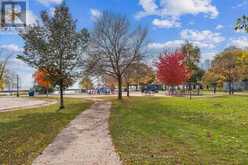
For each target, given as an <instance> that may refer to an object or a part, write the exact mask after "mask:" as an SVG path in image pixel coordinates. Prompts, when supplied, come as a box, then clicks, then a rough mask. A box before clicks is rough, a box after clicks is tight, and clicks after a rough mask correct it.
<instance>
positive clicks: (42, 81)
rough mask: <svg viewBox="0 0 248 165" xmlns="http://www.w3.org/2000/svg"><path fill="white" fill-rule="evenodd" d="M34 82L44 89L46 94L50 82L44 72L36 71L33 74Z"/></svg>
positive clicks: (50, 84)
mask: <svg viewBox="0 0 248 165" xmlns="http://www.w3.org/2000/svg"><path fill="white" fill-rule="evenodd" d="M34 79H35V82H36V83H37V84H38V85H39V86H41V87H43V88H45V89H46V92H47V94H48V89H49V88H50V87H51V86H52V81H51V80H50V79H49V77H48V73H47V71H45V70H41V69H40V70H37V71H36V72H35V74H34Z"/></svg>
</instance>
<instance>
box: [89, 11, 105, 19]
mask: <svg viewBox="0 0 248 165" xmlns="http://www.w3.org/2000/svg"><path fill="white" fill-rule="evenodd" d="M90 14H91V19H92V20H93V21H95V20H96V19H98V18H99V17H101V16H102V12H101V11H99V10H97V9H90Z"/></svg>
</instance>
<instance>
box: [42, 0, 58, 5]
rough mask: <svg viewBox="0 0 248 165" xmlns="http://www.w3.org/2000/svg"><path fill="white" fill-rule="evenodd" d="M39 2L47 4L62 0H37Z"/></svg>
mask: <svg viewBox="0 0 248 165" xmlns="http://www.w3.org/2000/svg"><path fill="white" fill-rule="evenodd" d="M38 1H39V2H40V3H42V4H44V5H48V4H61V3H62V2H63V0H38Z"/></svg>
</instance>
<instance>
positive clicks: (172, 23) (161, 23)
mask: <svg viewBox="0 0 248 165" xmlns="http://www.w3.org/2000/svg"><path fill="white" fill-rule="evenodd" d="M152 24H153V25H154V26H156V27H158V28H173V27H180V26H181V24H180V22H178V21H177V20H175V19H172V20H166V19H163V20H161V19H154V20H153V22H152Z"/></svg>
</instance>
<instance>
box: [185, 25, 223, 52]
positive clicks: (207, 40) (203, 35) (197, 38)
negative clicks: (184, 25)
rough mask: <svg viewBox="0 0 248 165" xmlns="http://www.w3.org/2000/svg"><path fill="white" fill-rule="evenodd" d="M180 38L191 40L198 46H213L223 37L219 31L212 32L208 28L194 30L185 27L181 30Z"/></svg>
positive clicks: (221, 40)
mask: <svg viewBox="0 0 248 165" xmlns="http://www.w3.org/2000/svg"><path fill="white" fill-rule="evenodd" d="M181 38H182V39H183V40H188V41H190V42H193V43H194V44H195V45H197V46H199V47H200V48H210V49H211V48H214V47H216V45H217V44H219V43H221V42H223V41H224V40H225V38H224V37H223V36H222V35H221V34H220V33H214V32H211V31H209V30H203V31H197V30H196V31H194V30H190V29H185V30H183V31H182V32H181Z"/></svg>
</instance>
